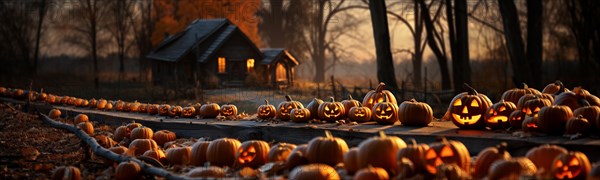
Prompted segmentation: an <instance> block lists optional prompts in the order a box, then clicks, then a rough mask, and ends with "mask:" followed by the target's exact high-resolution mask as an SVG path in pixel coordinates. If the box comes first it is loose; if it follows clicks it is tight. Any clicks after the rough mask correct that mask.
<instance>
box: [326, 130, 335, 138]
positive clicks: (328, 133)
mask: <svg viewBox="0 0 600 180" xmlns="http://www.w3.org/2000/svg"><path fill="white" fill-rule="evenodd" d="M325 137H326V138H333V135H332V134H331V132H330V131H325Z"/></svg>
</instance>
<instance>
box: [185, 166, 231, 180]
mask: <svg viewBox="0 0 600 180" xmlns="http://www.w3.org/2000/svg"><path fill="white" fill-rule="evenodd" d="M225 175H226V173H225V170H224V169H223V168H220V167H217V166H209V167H196V168H194V169H192V170H190V172H188V173H187V177H190V178H215V179H220V178H224V177H225Z"/></svg>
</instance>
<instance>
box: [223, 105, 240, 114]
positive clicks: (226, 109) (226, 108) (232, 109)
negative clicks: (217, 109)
mask: <svg viewBox="0 0 600 180" xmlns="http://www.w3.org/2000/svg"><path fill="white" fill-rule="evenodd" d="M237 114H238V109H237V107H236V106H235V105H233V104H225V105H223V106H221V116H237Z"/></svg>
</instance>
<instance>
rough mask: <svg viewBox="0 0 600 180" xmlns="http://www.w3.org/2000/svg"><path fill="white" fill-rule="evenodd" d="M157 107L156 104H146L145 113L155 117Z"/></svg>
mask: <svg viewBox="0 0 600 180" xmlns="http://www.w3.org/2000/svg"><path fill="white" fill-rule="evenodd" d="M159 107H160V106H159V105H158V104H148V106H147V107H146V112H147V113H148V114H150V115H156V114H158V109H159Z"/></svg>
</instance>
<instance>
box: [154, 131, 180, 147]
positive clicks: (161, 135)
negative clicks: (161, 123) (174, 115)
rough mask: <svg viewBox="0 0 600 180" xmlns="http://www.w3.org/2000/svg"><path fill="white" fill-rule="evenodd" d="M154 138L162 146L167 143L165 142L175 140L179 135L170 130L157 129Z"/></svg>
mask: <svg viewBox="0 0 600 180" xmlns="http://www.w3.org/2000/svg"><path fill="white" fill-rule="evenodd" d="M152 139H154V141H156V144H158V146H161V147H162V146H163V145H165V143H167V142H169V141H175V139H177V135H176V134H175V133H174V132H172V131H169V130H160V131H156V132H155V133H154V135H152Z"/></svg>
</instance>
